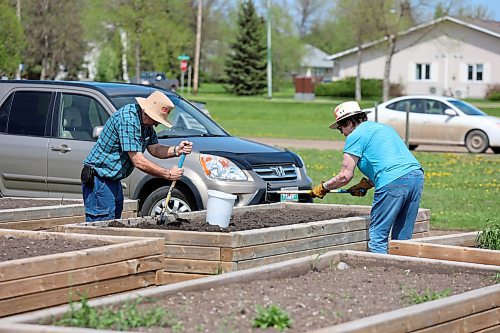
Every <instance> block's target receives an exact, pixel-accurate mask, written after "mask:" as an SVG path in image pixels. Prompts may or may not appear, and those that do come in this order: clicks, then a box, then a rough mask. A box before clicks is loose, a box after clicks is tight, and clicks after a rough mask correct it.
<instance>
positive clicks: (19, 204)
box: [0, 198, 82, 210]
mask: <svg viewBox="0 0 500 333" xmlns="http://www.w3.org/2000/svg"><path fill="white" fill-rule="evenodd" d="M74 204H82V201H78V200H44V199H27V198H0V210H2V209H15V208H28V207H42V206H58V205H74Z"/></svg>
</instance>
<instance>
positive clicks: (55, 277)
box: [0, 255, 164, 300]
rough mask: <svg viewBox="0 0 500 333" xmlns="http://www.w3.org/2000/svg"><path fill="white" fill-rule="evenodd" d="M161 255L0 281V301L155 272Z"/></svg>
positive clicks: (160, 267) (162, 258)
mask: <svg viewBox="0 0 500 333" xmlns="http://www.w3.org/2000/svg"><path fill="white" fill-rule="evenodd" d="M163 260H164V256H163V255H157V256H150V257H145V258H139V259H132V260H127V261H122V262H117V263H112V264H107V265H99V266H95V267H88V268H83V269H76V270H71V271H66V272H60V273H54V274H47V275H38V276H34V277H30V278H26V279H17V280H11V281H8V282H2V283H0V300H2V299H7V298H11V297H16V296H21V295H29V294H34V293H40V292H44V291H48V290H53V289H60V288H64V287H70V286H77V285H81V284H86V283H91V282H97V281H101V280H107V279H113V278H117V277H120V276H126V275H131V274H137V273H142V272H148V271H156V270H159V269H162V268H163V265H164V263H163Z"/></svg>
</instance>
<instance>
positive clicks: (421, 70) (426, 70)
mask: <svg viewBox="0 0 500 333" xmlns="http://www.w3.org/2000/svg"><path fill="white" fill-rule="evenodd" d="M415 79H416V80H419V81H420V80H430V79H431V64H416V69H415Z"/></svg>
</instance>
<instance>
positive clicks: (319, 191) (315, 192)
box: [311, 181, 328, 199]
mask: <svg viewBox="0 0 500 333" xmlns="http://www.w3.org/2000/svg"><path fill="white" fill-rule="evenodd" d="M323 183H324V181H321V183H320V184H319V185H317V186H315V187H314V188H313V189H312V191H311V198H320V199H323V198H324V196H325V195H326V194H327V193H328V190H327V189H325V187H324V186H323Z"/></svg>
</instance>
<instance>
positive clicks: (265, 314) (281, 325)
mask: <svg viewBox="0 0 500 333" xmlns="http://www.w3.org/2000/svg"><path fill="white" fill-rule="evenodd" d="M256 310H257V317H256V318H255V319H254V320H253V325H252V326H253V327H257V328H268V327H274V328H276V329H278V330H280V331H283V330H285V329H286V328H288V327H290V326H291V321H290V317H289V316H288V314H287V313H286V312H285V311H283V310H281V309H280V307H279V306H277V305H270V306H268V307H263V306H261V305H257V307H256Z"/></svg>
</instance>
